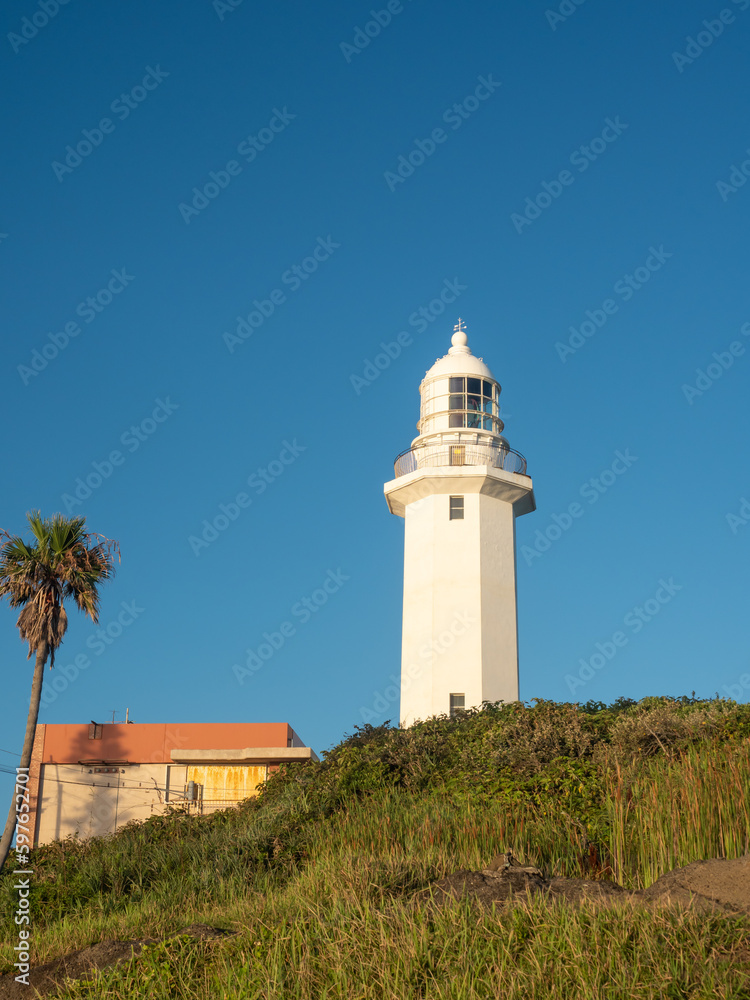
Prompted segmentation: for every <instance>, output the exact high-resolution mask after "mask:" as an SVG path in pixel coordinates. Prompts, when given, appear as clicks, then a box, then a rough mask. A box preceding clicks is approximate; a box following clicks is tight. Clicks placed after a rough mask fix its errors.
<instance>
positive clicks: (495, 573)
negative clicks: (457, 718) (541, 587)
mask: <svg viewBox="0 0 750 1000" xmlns="http://www.w3.org/2000/svg"><path fill="white" fill-rule="evenodd" d="M385 494H386V499H387V501H388V505H389V507H390V509H391V511H392V512H393V513H394V514H397V515H400V516H402V517H404V518H405V540H404V604H403V636H402V661H401V662H402V671H401V672H402V690H401V712H400V718H401V723H402V725H411V724H412V723H413V722H415V721H416V720H417V719H426V718H429V717H430V716H432V715H441V714H443V713H446V714H447V713H448V712H449V710H450V701H451V700H450V696H451V695H456V694H463V695H464V703H465V707H466V708H470V707H473V706H480V705H481V704H482V702H483V701H500V700H502V701H505V702H510V701H517V700H518V644H517V622H516V553H515V517H516V516H519V515H521V514H524V513H527V512H529V511H531V510H534V497H533V490H532V483H531V480H530V479H529V477H528V476H519V475H514V474H512V473H506V472H501V471H500V470H496V469H491V468H488V467H466V466H464V467H462V468H445V469H430V470H429V472H428V473H427V472H423V471H421V470H420V471H417V472H415V473H412V474H410V475H408V476H402V477H399V478H398V479H395V480H392V481H391V482H390V483H387V484H386V486H385ZM452 496H453V497H461V498H463V518H460V519H453V518H451V510H450V498H451V497H452Z"/></svg>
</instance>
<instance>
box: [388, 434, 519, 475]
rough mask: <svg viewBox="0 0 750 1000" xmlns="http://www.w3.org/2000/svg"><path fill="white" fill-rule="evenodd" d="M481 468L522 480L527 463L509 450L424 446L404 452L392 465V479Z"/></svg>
mask: <svg viewBox="0 0 750 1000" xmlns="http://www.w3.org/2000/svg"><path fill="white" fill-rule="evenodd" d="M466 465H483V466H487V467H489V468H491V469H502V471H503V472H512V473H514V474H515V475H519V476H525V475H527V473H526V459H525V458H524V457H523V455H522V454H521V453H520V452H519V451H514V450H513V449H512V448H508V447H504V446H499V445H494V444H489V443H488V444H485V443H477V444H470V443H464V442H458V443H456V444H446V443H442V442H441V443H439V444H437V443H436V444H424V445H417V446H416V447H412V448H407V449H406V451H402V452H401V454H400V455H398V456H397V458H396V460H395V462H394V464H393V472H394V478H395V479H398V478H399V477H400V476H408V475H409V473H411V472H417V471H419V470H422V469H430V468H451V467H452V468H455V467H456V466H466Z"/></svg>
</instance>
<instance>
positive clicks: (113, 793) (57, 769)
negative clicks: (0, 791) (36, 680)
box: [36, 763, 268, 844]
mask: <svg viewBox="0 0 750 1000" xmlns="http://www.w3.org/2000/svg"><path fill="white" fill-rule="evenodd" d="M267 775H268V766H267V765H266V764H250V765H234V764H233V765H230V766H222V765H201V766H195V765H191V764H164V763H159V764H128V765H125V766H118V765H101V766H98V765H97V766H95V765H89V764H42V765H41V774H40V789H39V799H40V801H41V809H40V810H39V811H38V813H37V817H38V819H37V829H36V843H37V844H46V843H49V842H50V841H53V840H62V839H64V838H65V837H69V836H71V835H74V836H77V837H79V838H80V839H82V840H84V839H86V838H88V837H101V836H104V835H106V834H109V833H114V832H115V831H116V830H118V829H120V828H121V827H123V826H124V825H125V824H126V823H129V822H130V821H131V820H146V819H149V818H150V817H151V816H155V815H160V814H162V813H164V812H165V811H166V809H167V808H168V807H169V806H177V805H187V807H188V809H189V811H190V812H194V813H209V812H213V811H214V810H216V809H223V808H226V807H227V806H230V805H232V804H234V803H236V802H240V801H241V800H242V799H246V798H249V797H251V796H252V795H255V794H256V790H257V787H258V785H259V784H261V783H262V782H263V781H265V780H266V777H267ZM190 781H193V782H195V789H194V790H195V798H194V799H193V800H192V801H188V799H187V794H188V782H190Z"/></svg>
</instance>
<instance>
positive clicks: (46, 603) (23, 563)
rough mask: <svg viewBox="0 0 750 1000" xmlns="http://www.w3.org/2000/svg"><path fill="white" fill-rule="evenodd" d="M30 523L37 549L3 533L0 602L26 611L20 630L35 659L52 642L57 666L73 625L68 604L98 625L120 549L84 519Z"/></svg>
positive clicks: (59, 517) (33, 517) (36, 515)
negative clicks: (103, 592) (102, 589)
mask: <svg viewBox="0 0 750 1000" xmlns="http://www.w3.org/2000/svg"><path fill="white" fill-rule="evenodd" d="M27 518H28V522H29V527H30V529H31V533H32V535H33V536H34V539H35V544H27V543H26V542H24V541H23V539H22V538H20V536H18V535H11V534H9V533H8V532H5V531H3V532H0V597H2V596H6V597H8V600H9V603H10V605H11V607H20V608H21V609H22V610H21V613H20V615H19V616H18V622H17V625H18V629H19V631H20V634H21V638H22V639H23V640H24V641H26V642H28V644H29V657H31V655H32V654H33V652H34V651H35V649H36V648H37V647H38V646H39V645H40V643H42V642H46V643H47V644H48V645H49V648H50V652H51V661H50V662H51V665H54V658H55V650H56V649H57V648H58V646H59V645H60V643H61V642H62V640H63V637H64V636H65V631H66V629H67V623H68V617H67V614H66V612H65V609H64V608H63V601H64V600H65V599H67V598H72V599H73V600H74V601H75V604H76V606H77V607H78V609H79V610H80V611H83V612H84V613H85V614H87V615H88V616H89V618H91V620H92V621H93V622H94V624H96V623H97V622H98V620H99V591H98V585H99V584H100V583H101V582H102V581H104V580H107V579H109V578H110V577H111V576H113V575H114V572H115V566H114V557H115V555H117V557H118V559H119V555H120V548H119V545H118V544H117V542H114V541H112V540H111V539H109V538H106V537H105V536H103V535H99V534H92V533H87V532H86V530H85V529H86V519H85V518H84V517H80V516H77V517H66V516H65V515H63V514H53V515H52V517H49V518H43V517H42V516H41V514H40V512H39V511H38V510H34V511H30V512H29V514H28V515H27Z"/></svg>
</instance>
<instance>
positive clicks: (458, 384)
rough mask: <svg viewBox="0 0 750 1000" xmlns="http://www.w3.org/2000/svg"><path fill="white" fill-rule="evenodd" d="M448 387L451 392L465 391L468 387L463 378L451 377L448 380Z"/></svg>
mask: <svg viewBox="0 0 750 1000" xmlns="http://www.w3.org/2000/svg"><path fill="white" fill-rule="evenodd" d="M448 388H449V389H450V391H451V392H464V391H465V389H466V387H465V385H464V380H463V379H462V378H451V379H449V380H448Z"/></svg>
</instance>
